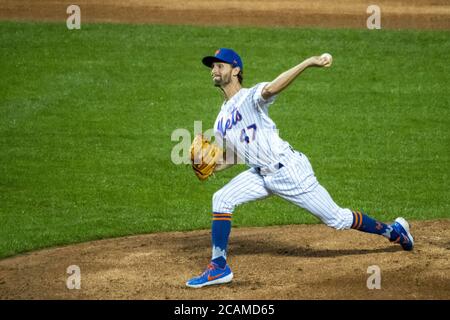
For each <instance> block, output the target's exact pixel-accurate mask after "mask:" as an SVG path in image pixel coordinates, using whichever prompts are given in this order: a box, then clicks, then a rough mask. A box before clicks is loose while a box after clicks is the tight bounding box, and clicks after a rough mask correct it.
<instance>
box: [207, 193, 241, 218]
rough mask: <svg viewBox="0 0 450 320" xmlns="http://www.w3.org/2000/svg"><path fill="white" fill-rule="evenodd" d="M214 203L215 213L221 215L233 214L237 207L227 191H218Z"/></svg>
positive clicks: (214, 196)
mask: <svg viewBox="0 0 450 320" xmlns="http://www.w3.org/2000/svg"><path fill="white" fill-rule="evenodd" d="M212 203H213V212H219V213H232V212H233V211H234V208H235V206H236V205H235V204H234V201H233V199H231V197H230V196H227V192H226V189H220V190H219V191H216V192H215V193H214V195H213V199H212Z"/></svg>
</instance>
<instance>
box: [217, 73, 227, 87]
mask: <svg viewBox="0 0 450 320" xmlns="http://www.w3.org/2000/svg"><path fill="white" fill-rule="evenodd" d="M213 82H214V86H215V87H224V86H226V85H227V84H229V83H230V82H231V75H224V76H223V77H222V76H219V77H215V78H213Z"/></svg>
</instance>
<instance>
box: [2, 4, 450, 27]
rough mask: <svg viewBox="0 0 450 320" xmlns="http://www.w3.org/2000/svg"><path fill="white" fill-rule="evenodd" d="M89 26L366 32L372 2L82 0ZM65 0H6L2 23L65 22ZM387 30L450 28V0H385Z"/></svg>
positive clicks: (382, 6) (383, 13)
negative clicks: (117, 24) (115, 24)
mask: <svg viewBox="0 0 450 320" xmlns="http://www.w3.org/2000/svg"><path fill="white" fill-rule="evenodd" d="M76 3H77V5H79V6H80V8H81V21H82V23H83V22H126V23H159V24H191V25H220V26H221V25H240V26H245V25H247V26H248V25H252V26H315V27H347V28H366V20H367V18H368V17H369V16H370V15H371V14H372V11H371V10H369V12H370V13H367V8H368V6H369V5H371V4H372V3H371V2H370V1H366V0H352V1H348V0H317V1H313V2H312V1H309V0H287V1H286V0H274V1H273V0H245V1H229V0H216V1H209V0H193V1H189V2H188V5H187V4H186V2H183V1H178V0H128V1H119V0H79V1H77V2H76ZM70 4H72V2H70V1H64V0H43V1H32V0H6V1H2V2H1V3H0V19H19V20H50V21H65V20H66V19H67V17H68V15H67V13H66V9H67V7H68V6H69V5H70ZM377 5H378V6H379V7H380V10H381V27H382V28H383V29H384V28H388V29H392V28H413V29H450V6H449V4H448V0H434V1H427V0H409V1H407V0H380V1H377Z"/></svg>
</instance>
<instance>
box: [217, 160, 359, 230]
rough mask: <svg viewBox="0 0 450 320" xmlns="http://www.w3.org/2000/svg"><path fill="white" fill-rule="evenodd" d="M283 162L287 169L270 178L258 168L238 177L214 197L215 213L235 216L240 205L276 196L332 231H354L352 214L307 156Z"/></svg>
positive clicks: (276, 172) (279, 170)
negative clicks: (321, 180)
mask: <svg viewBox="0 0 450 320" xmlns="http://www.w3.org/2000/svg"><path fill="white" fill-rule="evenodd" d="M280 162H281V163H282V164H283V165H284V166H283V167H282V168H280V169H277V170H275V171H274V172H273V173H269V174H267V175H261V174H260V173H258V171H257V170H256V169H254V168H250V169H248V170H246V171H244V172H242V173H241V174H239V175H237V176H236V177H235V178H234V179H232V180H231V181H230V182H229V183H228V184H226V185H225V186H224V187H223V188H222V189H220V190H219V191H217V192H216V193H215V194H214V196H213V212H219V213H232V212H233V211H234V209H235V208H236V206H238V205H240V204H243V203H246V202H250V201H254V200H258V199H262V198H265V197H267V196H270V195H272V194H274V195H277V196H280V197H282V198H284V199H286V200H288V201H290V202H292V203H294V204H295V205H297V206H299V207H301V208H304V209H306V210H308V211H309V212H311V213H312V214H313V215H315V216H316V217H317V218H319V219H320V220H321V221H322V222H323V223H325V224H326V225H327V226H329V227H332V228H335V229H349V228H350V227H351V225H352V223H353V215H352V212H351V210H349V209H344V208H340V207H339V206H338V205H337V204H336V203H335V202H334V201H333V199H332V198H331V196H330V195H329V193H328V192H327V190H325V188H323V187H322V186H321V185H320V184H319V182H318V181H317V179H316V176H315V175H314V171H313V169H312V167H311V164H310V162H309V160H308V158H307V157H306V156H305V155H304V154H302V153H299V152H292V154H291V156H290V157H289V158H287V159H281V160H280Z"/></svg>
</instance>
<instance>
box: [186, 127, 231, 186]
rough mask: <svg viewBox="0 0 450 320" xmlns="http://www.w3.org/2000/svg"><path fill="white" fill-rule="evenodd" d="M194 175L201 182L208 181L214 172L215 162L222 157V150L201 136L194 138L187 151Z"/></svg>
mask: <svg viewBox="0 0 450 320" xmlns="http://www.w3.org/2000/svg"><path fill="white" fill-rule="evenodd" d="M189 152H190V154H191V163H192V169H194V173H195V175H196V176H197V178H199V179H200V180H201V181H203V180H206V179H208V177H209V176H210V175H212V173H213V172H214V169H215V167H216V165H217V161H218V160H219V158H220V157H221V156H222V153H223V151H222V149H220V148H219V147H218V146H217V145H215V144H213V143H211V142H210V141H209V140H208V139H206V138H205V137H204V136H203V135H202V134H198V135H196V136H195V138H194V141H193V142H192V144H191V148H190V150H189Z"/></svg>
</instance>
